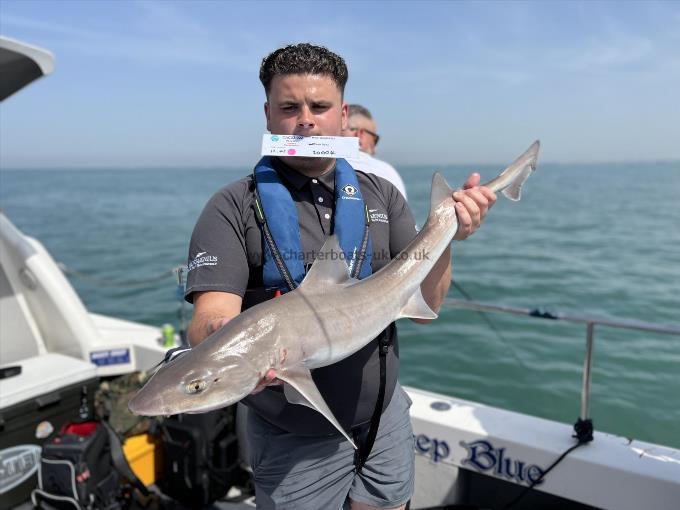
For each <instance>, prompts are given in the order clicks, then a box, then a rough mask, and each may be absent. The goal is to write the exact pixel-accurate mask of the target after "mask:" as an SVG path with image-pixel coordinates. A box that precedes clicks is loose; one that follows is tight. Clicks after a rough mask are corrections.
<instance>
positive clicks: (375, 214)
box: [368, 209, 390, 223]
mask: <svg viewBox="0 0 680 510" xmlns="http://www.w3.org/2000/svg"><path fill="white" fill-rule="evenodd" d="M368 214H369V215H370V217H371V223H375V222H378V223H389V222H390V220H389V219H388V218H387V214H385V213H384V212H380V211H378V209H369V210H368Z"/></svg>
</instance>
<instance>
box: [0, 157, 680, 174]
mask: <svg viewBox="0 0 680 510" xmlns="http://www.w3.org/2000/svg"><path fill="white" fill-rule="evenodd" d="M539 163H540V165H541V166H542V165H579V166H581V165H613V164H626V165H630V164H651V163H658V164H672V163H680V158H678V159H668V158H659V159H635V160H606V161H587V160H581V161H540V162H539ZM390 164H391V165H392V166H394V167H395V168H397V170H398V169H400V168H404V169H406V168H416V167H418V168H419V167H423V166H432V167H451V166H470V167H475V166H499V167H500V166H503V165H506V166H507V163H479V162H477V163H418V164H405V165H403V164H398V163H396V164H395V163H391V162H390ZM250 167H254V165H241V166H239V165H229V166H224V165H220V164H218V163H214V164H213V163H210V164H192V163H184V164H178V163H173V164H148V165H134V164H121V165H100V164H78V165H49V166H39V165H14V166H12V165H10V166H5V165H0V172H2V171H8V172H17V171H21V170H50V171H51V170H181V169H187V168H190V169H192V170H243V169H247V168H250Z"/></svg>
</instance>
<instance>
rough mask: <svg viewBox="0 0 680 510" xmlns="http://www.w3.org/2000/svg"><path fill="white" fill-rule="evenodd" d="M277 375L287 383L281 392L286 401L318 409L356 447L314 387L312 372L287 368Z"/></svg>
mask: <svg viewBox="0 0 680 510" xmlns="http://www.w3.org/2000/svg"><path fill="white" fill-rule="evenodd" d="M277 377H278V378H279V379H281V380H282V381H284V382H286V383H287V384H284V386H283V393H284V394H285V395H286V399H287V400H288V402H290V403H291V404H301V405H305V406H307V407H311V408H312V409H316V410H317V411H319V412H320V413H321V414H323V415H324V416H325V417H326V419H327V420H328V421H329V422H331V423H332V424H333V426H334V427H335V428H336V429H338V430H339V431H340V433H341V434H342V435H343V436H345V437H346V438H347V441H349V442H350V443H351V444H352V446H353V447H354V448H356V445H355V444H354V441H352V438H350V437H349V436H348V435H347V432H345V429H343V428H342V425H340V423H338V420H336V419H335V416H333V412H332V411H331V410H330V408H329V407H328V405H327V404H326V401H325V400H324V399H323V397H322V396H321V393H319V389H318V388H317V387H316V384H314V380H313V379H312V374H311V373H310V371H309V370H308V369H306V368H287V369H285V370H281V371H279V372H278V373H277Z"/></svg>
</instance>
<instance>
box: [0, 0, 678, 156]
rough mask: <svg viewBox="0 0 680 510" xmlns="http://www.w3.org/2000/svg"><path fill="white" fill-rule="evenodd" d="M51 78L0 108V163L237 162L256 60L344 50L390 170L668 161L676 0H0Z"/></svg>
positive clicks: (352, 85)
mask: <svg viewBox="0 0 680 510" xmlns="http://www.w3.org/2000/svg"><path fill="white" fill-rule="evenodd" d="M0 32H1V33H2V34H3V35H5V36H9V37H13V38H15V39H20V40H24V41H26V42H30V43H32V44H35V45H38V46H42V47H44V48H47V49H49V50H50V51H52V52H53V53H54V54H55V56H56V63H57V65H56V71H55V73H54V74H53V75H51V76H49V77H48V78H45V79H43V80H41V81H39V82H37V83H35V84H33V85H31V86H30V87H28V88H27V89H25V90H23V91H21V92H19V93H18V94H16V95H15V96H13V97H12V98H10V99H9V100H7V101H6V102H4V103H3V104H2V106H1V107H0V165H1V167H2V168H9V167H52V166H67V167H73V166H78V167H97V166H106V167H115V166H123V167H138V166H168V165H170V166H188V167H197V166H198V167H200V166H250V165H252V164H253V163H254V162H255V161H256V159H257V158H258V154H259V144H260V140H261V134H262V133H263V132H264V129H265V124H264V115H263V111H262V104H263V102H264V93H263V90H262V87H261V85H260V83H259V80H258V69H259V64H260V61H261V59H262V57H264V56H265V55H266V54H267V53H269V52H270V51H272V50H274V49H276V48H277V47H279V46H282V45H284V44H287V43H293V42H300V41H310V42H314V43H317V44H322V45H325V46H328V47H329V48H330V49H332V50H333V51H336V52H337V53H339V54H341V55H342V56H343V57H344V58H345V59H346V61H347V63H348V66H349V70H350V79H349V83H348V86H347V89H346V99H347V100H348V101H349V102H359V103H362V104H364V105H365V106H367V107H368V108H369V109H371V110H372V111H373V113H374V115H375V117H376V119H377V122H378V131H379V132H380V134H381V136H382V140H381V142H380V146H379V147H378V149H379V151H378V156H380V157H381V158H383V159H385V160H388V161H390V162H392V163H393V164H395V165H397V166H398V165H414V164H423V165H424V164H445V163H503V162H507V161H508V160H510V159H511V158H512V157H514V156H515V155H517V154H518V153H520V152H521V151H522V150H524V149H525V148H526V147H527V146H528V145H529V144H530V143H531V142H532V141H533V140H534V139H536V138H540V139H541V141H542V142H543V149H542V159H543V161H558V162H600V161H631V160H633V161H638V160H668V159H673V160H680V2H639V3H638V2H603V3H599V2H590V1H588V2H566V3H561V2H502V3H495V2H475V3H466V2H432V3H429V2H324V3H319V2H291V1H288V2H219V1H207V2H196V1H194V2H170V1H134V2H126V1H116V2H107V1H102V0H100V1H92V2H67V1H58V2H57V1H46V2H32V1H15V0H2V2H0Z"/></svg>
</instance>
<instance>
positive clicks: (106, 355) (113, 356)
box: [90, 348, 130, 367]
mask: <svg viewBox="0 0 680 510" xmlns="http://www.w3.org/2000/svg"><path fill="white" fill-rule="evenodd" d="M90 362H92V363H94V364H95V365H97V366H98V367H105V366H108V365H122V364H125V363H130V349H127V348H126V349H107V350H105V351H92V352H91V353H90Z"/></svg>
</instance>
